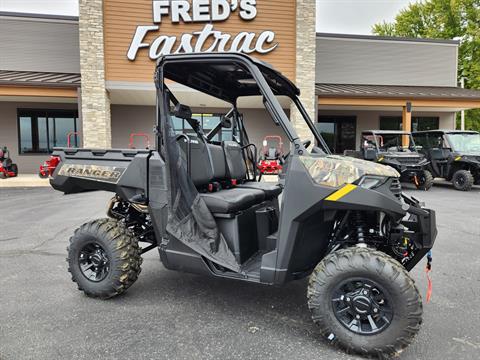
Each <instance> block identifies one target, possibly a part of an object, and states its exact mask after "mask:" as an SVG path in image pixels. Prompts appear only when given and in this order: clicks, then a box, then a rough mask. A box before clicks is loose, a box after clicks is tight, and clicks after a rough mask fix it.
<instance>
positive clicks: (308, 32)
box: [291, 0, 317, 141]
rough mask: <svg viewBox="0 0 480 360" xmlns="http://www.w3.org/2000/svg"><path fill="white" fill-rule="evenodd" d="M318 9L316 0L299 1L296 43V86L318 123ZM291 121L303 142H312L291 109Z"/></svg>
mask: <svg viewBox="0 0 480 360" xmlns="http://www.w3.org/2000/svg"><path fill="white" fill-rule="evenodd" d="M315 17H316V7H315V0H297V39H296V40H297V41H296V48H297V52H296V54H297V55H296V73H295V84H296V85H297V86H298V88H299V89H300V91H301V96H300V100H301V101H302V103H303V106H304V107H305V109H306V110H307V112H308V114H309V115H310V117H311V118H312V121H313V122H316V113H317V97H316V95H315V64H316V28H315ZM291 113H292V116H291V120H292V122H293V124H294V126H295V129H296V130H297V133H298V136H299V137H300V139H302V140H308V139H310V140H312V141H313V135H312V133H311V131H310V129H309V128H308V126H307V124H306V123H305V121H304V120H303V118H302V116H301V114H300V113H299V112H298V111H297V109H296V107H295V105H292V107H291Z"/></svg>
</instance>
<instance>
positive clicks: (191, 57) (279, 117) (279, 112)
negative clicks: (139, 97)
mask: <svg viewBox="0 0 480 360" xmlns="http://www.w3.org/2000/svg"><path fill="white" fill-rule="evenodd" d="M225 60H231V61H232V62H236V63H240V64H242V65H243V66H245V67H246V69H247V70H248V71H249V72H250V74H251V75H252V77H253V78H254V80H255V82H256V84H257V86H258V88H259V90H260V95H261V96H263V103H264V105H265V108H266V109H267V111H268V112H269V113H270V115H271V117H272V119H273V121H274V122H275V123H277V124H278V125H280V126H281V127H282V129H283V130H284V132H285V134H286V135H287V137H288V140H289V141H290V142H291V143H292V144H293V145H294V151H295V153H296V154H298V155H304V154H305V153H306V149H305V146H304V144H303V143H302V141H301V139H299V137H298V135H297V133H296V131H295V128H294V127H293V124H292V123H291V122H290V120H289V119H288V118H287V116H286V114H285V112H284V111H283V108H282V107H281V106H280V104H279V102H278V100H277V98H276V96H275V94H274V93H273V91H272V89H271V88H270V86H269V85H268V83H267V81H266V79H265V77H264V76H263V74H262V72H261V71H260V69H259V67H258V65H256V64H255V62H258V61H257V60H253V59H252V58H250V57H249V56H247V55H244V54H226V53H222V54H181V55H179V54H177V55H165V56H163V57H161V58H160V59H159V60H158V63H157V68H156V72H155V84H156V88H157V97H156V98H157V99H156V100H157V121H156V127H155V130H156V131H155V132H156V133H157V134H161V131H159V130H160V127H161V121H160V113H159V112H160V107H159V106H158V105H159V104H160V103H163V100H162V101H161V102H160V99H159V97H160V94H161V92H163V93H164V94H165V95H168V100H170V101H171V102H172V103H173V104H174V105H177V104H178V103H179V101H178V99H177V98H176V97H175V96H174V95H173V93H172V92H171V91H170V89H169V88H168V86H167V85H166V84H165V82H164V75H163V74H164V71H163V68H164V67H165V66H166V65H168V64H169V63H182V62H183V63H185V62H186V63H191V62H209V63H212V62H218V63H224V62H225ZM278 76H279V77H281V76H282V75H281V74H280V73H278ZM285 79H286V78H285ZM287 82H289V80H288V79H287ZM198 91H200V92H202V91H201V90H200V89H198ZM285 95H286V96H288V97H289V98H290V99H291V100H292V101H293V103H294V104H295V106H296V107H297V109H298V111H299V112H300V114H301V115H302V117H303V119H304V121H305V122H306V123H307V126H308V127H309V129H310V131H311V132H312V134H313V135H314V137H315V138H316V140H317V142H318V144H319V145H320V146H321V147H322V148H323V151H324V152H325V153H326V154H331V151H330V149H329V147H328V145H327V144H326V142H325V140H324V139H323V137H322V136H321V134H320V133H319V131H318V130H317V128H316V127H315V125H314V124H313V122H312V120H311V118H310V116H309V115H308V113H307V111H306V110H305V107H304V106H303V104H302V103H301V101H300V99H299V98H298V96H297V95H296V94H295V93H294V92H290V93H288V94H285ZM245 96H248V95H245ZM165 100H167V98H166V99H165ZM236 100H237V99H235V100H234V101H232V102H231V105H232V109H231V110H230V111H229V113H230V112H233V113H232V114H233V118H234V121H233V127H234V129H232V131H233V132H235V130H236V128H235V127H236V126H238V127H239V137H240V139H239V140H240V141H239V142H240V144H241V145H242V146H244V147H245V148H247V147H248V146H251V144H250V143H246V142H245V140H246V141H247V142H248V135H247V133H246V130H245V127H244V126H243V122H242V121H241V120H240V114H239V112H238V108H237V103H236ZM187 121H188V120H187ZM241 123H242V124H241ZM190 125H192V124H190ZM192 128H193V129H195V127H194V126H192ZM234 135H235V134H234ZM203 136H205V135H203ZM157 138H158V137H157ZM206 138H207V139H208V135H207V136H206ZM156 145H157V149H159V146H158V145H159V144H158V140H157V141H156Z"/></svg>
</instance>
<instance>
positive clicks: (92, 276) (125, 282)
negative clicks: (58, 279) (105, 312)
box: [67, 219, 142, 299]
mask: <svg viewBox="0 0 480 360" xmlns="http://www.w3.org/2000/svg"><path fill="white" fill-rule="evenodd" d="M67 252H68V258H67V262H68V271H69V272H70V274H71V275H72V281H74V282H76V283H77V285H78V289H79V290H81V291H83V292H84V293H85V294H86V295H87V296H90V297H94V298H100V299H109V298H112V297H114V296H118V295H120V294H122V293H123V292H125V291H126V290H127V289H128V288H129V287H130V286H132V284H133V283H134V282H135V281H136V280H137V278H138V275H139V274H140V272H141V267H140V266H141V264H142V257H141V250H140V247H139V246H138V242H137V240H136V239H135V237H134V236H133V234H132V233H131V232H130V231H129V230H128V229H127V228H126V227H125V226H124V225H123V224H122V223H121V222H119V221H117V220H113V219H99V220H95V221H92V222H88V223H86V224H84V225H82V226H80V228H78V229H77V230H76V231H75V233H74V235H73V236H72V237H71V238H70V246H69V247H68V248H67ZM96 265H99V266H98V267H97V266H96ZM89 267H90V268H89ZM82 268H83V269H84V270H82ZM85 269H87V270H85ZM95 269H101V270H98V271H96V272H95Z"/></svg>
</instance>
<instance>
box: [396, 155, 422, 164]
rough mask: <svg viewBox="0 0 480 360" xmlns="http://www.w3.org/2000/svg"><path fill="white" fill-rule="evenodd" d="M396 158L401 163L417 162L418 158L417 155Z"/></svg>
mask: <svg viewBox="0 0 480 360" xmlns="http://www.w3.org/2000/svg"><path fill="white" fill-rule="evenodd" d="M397 160H398V161H399V162H400V163H401V164H417V163H418V162H419V161H420V159H419V158H418V157H413V156H412V157H399V158H397Z"/></svg>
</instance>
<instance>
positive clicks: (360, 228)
mask: <svg viewBox="0 0 480 360" xmlns="http://www.w3.org/2000/svg"><path fill="white" fill-rule="evenodd" d="M355 227H356V230H357V242H358V244H357V246H360V247H365V246H367V245H366V244H365V222H364V220H363V217H362V213H361V212H360V211H357V212H355Z"/></svg>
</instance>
